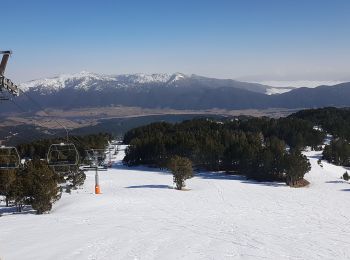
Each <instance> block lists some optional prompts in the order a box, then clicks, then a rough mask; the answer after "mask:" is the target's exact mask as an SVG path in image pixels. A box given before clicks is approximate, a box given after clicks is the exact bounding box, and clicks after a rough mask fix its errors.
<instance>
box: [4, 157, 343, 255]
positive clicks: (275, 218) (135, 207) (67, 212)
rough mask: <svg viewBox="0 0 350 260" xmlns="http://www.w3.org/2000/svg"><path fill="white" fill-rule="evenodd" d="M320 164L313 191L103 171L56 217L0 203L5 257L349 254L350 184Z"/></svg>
mask: <svg viewBox="0 0 350 260" xmlns="http://www.w3.org/2000/svg"><path fill="white" fill-rule="evenodd" d="M305 154H306V155H307V156H308V157H309V159H310V162H311V164H312V170H311V172H310V173H308V174H307V175H306V179H307V180H309V181H310V182H311V185H310V186H309V187H307V188H299V189H295V188H290V187H287V186H286V185H284V184H283V183H280V184H279V183H255V182H250V181H246V180H245V179H244V178H242V177H238V176H231V177H228V176H224V175H222V176H220V175H218V174H210V173H202V174H200V175H197V177H195V178H193V179H191V180H188V181H187V188H189V189H190V191H177V190H174V189H172V188H171V187H172V176H171V175H170V174H168V173H165V172H159V171H156V170H150V169H145V168H126V167H124V166H122V165H121V162H120V160H121V159H122V158H123V156H124V153H123V151H121V152H120V153H119V155H118V156H117V162H116V164H115V165H114V168H113V169H110V170H108V171H106V172H100V184H101V190H102V193H103V194H101V195H95V194H94V193H93V191H94V172H92V171H90V172H87V179H86V182H85V184H84V186H83V188H82V189H79V190H77V191H73V192H72V194H63V196H62V199H61V200H60V201H58V202H57V203H56V204H55V205H54V208H53V210H52V212H51V213H50V214H45V215H34V214H32V213H27V214H12V213H10V212H8V209H6V208H5V207H3V204H2V206H1V207H0V214H2V217H0V224H1V225H0V259H2V260H11V259H349V258H350V207H349V197H350V185H349V183H347V182H345V181H343V180H341V179H340V176H341V175H342V174H343V173H344V172H345V169H344V168H342V167H337V166H333V165H330V164H328V163H326V162H324V161H323V162H322V163H323V168H321V167H320V166H319V165H318V164H317V160H318V158H319V156H320V154H321V152H313V151H312V152H306V153H305Z"/></svg>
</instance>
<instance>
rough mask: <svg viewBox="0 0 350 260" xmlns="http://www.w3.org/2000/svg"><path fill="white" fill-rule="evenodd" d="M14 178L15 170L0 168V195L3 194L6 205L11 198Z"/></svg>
mask: <svg viewBox="0 0 350 260" xmlns="http://www.w3.org/2000/svg"><path fill="white" fill-rule="evenodd" d="M15 180H16V170H14V169H8V170H5V169H1V170H0V195H3V196H5V200H6V206H7V207H8V206H9V202H10V199H11V186H12V184H13V182H14V181H15Z"/></svg>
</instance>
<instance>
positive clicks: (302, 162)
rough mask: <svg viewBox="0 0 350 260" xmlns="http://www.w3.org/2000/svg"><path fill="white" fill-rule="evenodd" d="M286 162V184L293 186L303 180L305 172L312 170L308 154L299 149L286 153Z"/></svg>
mask: <svg viewBox="0 0 350 260" xmlns="http://www.w3.org/2000/svg"><path fill="white" fill-rule="evenodd" d="M285 164H286V166H285V167H286V169H285V171H286V179H285V180H286V184H287V185H289V186H292V187H293V186H295V185H297V184H298V182H299V181H300V180H303V178H304V175H305V173H307V172H309V171H310V170H311V165H310V163H309V161H308V159H307V158H306V156H304V155H302V154H301V153H300V152H298V151H294V152H291V153H290V154H288V155H286V158H285Z"/></svg>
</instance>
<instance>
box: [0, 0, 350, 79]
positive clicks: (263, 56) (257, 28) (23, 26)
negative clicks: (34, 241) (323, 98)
mask: <svg viewBox="0 0 350 260" xmlns="http://www.w3.org/2000/svg"><path fill="white" fill-rule="evenodd" d="M0 4H1V5H0V6H1V7H0V8H1V19H2V21H3V22H2V23H3V24H4V26H2V30H1V35H2V36H1V37H0V39H1V40H0V49H12V50H13V51H14V55H13V57H12V59H11V60H10V64H9V65H8V71H7V75H8V76H9V77H11V78H12V79H13V80H15V81H19V82H22V81H26V80H30V79H35V78H42V77H47V76H54V75H58V74H61V73H74V72H79V71H81V70H87V71H92V72H97V73H105V74H122V73H140V72H144V73H158V72H167V73H172V72H183V73H186V74H192V73H195V74H200V75H206V76H213V77H218V78H237V79H243V80H346V79H347V80H348V79H350V73H348V68H350V47H349V46H350V15H349V13H350V1H348V0H324V1H322V0H318V1H316V0H231V1H225V0H216V1H215V0H212V1H206V0H202V1H195V0H193V1H191V0H187V1H184V0H176V1H175V0H174V1H165V0H163V1H152V0H148V1H146V0H144V1H141V0H129V1H127V0H125V1H117V0H116V1H109V0H104V1H102V0H101V1H98V0H95V1H89V0H84V1H83V0H75V1H73V0H71V1H68V0H46V1H43V0H31V1H28V0H22V1H20V0H0Z"/></svg>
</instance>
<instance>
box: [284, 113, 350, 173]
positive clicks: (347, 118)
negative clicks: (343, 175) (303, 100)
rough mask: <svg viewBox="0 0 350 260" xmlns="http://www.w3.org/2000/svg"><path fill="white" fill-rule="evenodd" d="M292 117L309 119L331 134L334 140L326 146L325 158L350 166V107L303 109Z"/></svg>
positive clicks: (337, 163)
mask: <svg viewBox="0 0 350 260" xmlns="http://www.w3.org/2000/svg"><path fill="white" fill-rule="evenodd" d="M290 118H299V119H304V120H308V121H310V122H312V123H313V124H314V125H317V126H319V127H321V128H322V129H323V131H325V132H327V133H328V134H331V135H332V136H333V140H332V141H331V142H330V144H329V145H326V146H325V149H324V151H323V159H325V160H327V161H328V162H330V163H333V164H336V165H342V166H347V167H349V166H350V108H335V107H326V108H320V109H309V110H302V111H299V112H297V113H295V114H293V115H291V116H290Z"/></svg>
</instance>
